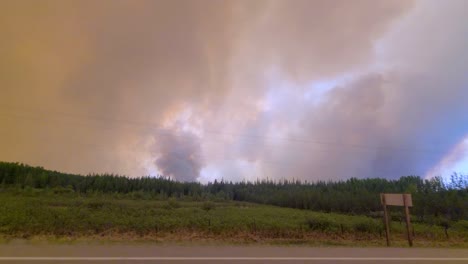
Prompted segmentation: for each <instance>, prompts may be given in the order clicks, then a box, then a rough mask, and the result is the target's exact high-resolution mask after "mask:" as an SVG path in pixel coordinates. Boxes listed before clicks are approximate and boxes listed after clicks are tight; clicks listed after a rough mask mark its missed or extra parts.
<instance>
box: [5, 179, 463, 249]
mask: <svg viewBox="0 0 468 264" xmlns="http://www.w3.org/2000/svg"><path fill="white" fill-rule="evenodd" d="M467 223H468V221H458V222H453V223H452V224H451V226H450V227H449V228H448V236H447V234H446V233H445V228H444V227H443V226H441V225H437V224H433V225H427V224H421V223H415V224H414V234H415V237H416V241H415V243H416V245H420V246H424V245H428V244H429V245H433V244H442V245H455V246H465V245H466V244H467V243H468V224H467ZM391 228H392V235H393V239H394V240H396V241H397V243H400V244H401V245H405V244H404V237H405V225H404V223H401V222H399V221H393V222H392V223H391ZM0 234H1V235H2V236H3V237H4V238H6V239H12V238H26V239H30V238H34V237H55V238H68V239H78V238H83V237H84V238H86V237H88V238H93V239H96V238H97V239H105V240H119V239H125V240H128V239H131V240H157V241H177V240H180V241H202V240H206V239H212V240H217V241H218V240H220V241H226V242H242V243H245V242H267V243H277V242H278V243H282V242H284V243H322V244H323V243H327V241H328V243H329V244H337V245H351V244H355V243H358V244H360V245H382V246H383V245H384V241H385V239H384V237H385V233H384V230H383V225H382V220H381V219H380V218H379V219H375V218H372V217H367V216H357V215H354V216H353V215H343V214H336V213H320V212H313V211H310V210H299V209H291V208H281V207H275V206H268V205H258V204H251V203H245V202H232V201H225V202H212V201H200V202H196V201H190V200H183V199H179V200H176V199H169V200H167V199H166V200H156V199H148V200H143V199H140V198H135V197H132V196H131V195H120V194H87V195H84V194H77V193H73V192H69V193H64V192H58V193H57V192H56V191H55V190H54V189H48V190H47V189H32V188H29V189H24V190H19V189H3V190H2V191H1V192H0ZM324 241H325V242H324ZM398 241H399V242H398Z"/></svg>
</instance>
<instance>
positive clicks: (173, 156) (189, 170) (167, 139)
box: [152, 129, 203, 181]
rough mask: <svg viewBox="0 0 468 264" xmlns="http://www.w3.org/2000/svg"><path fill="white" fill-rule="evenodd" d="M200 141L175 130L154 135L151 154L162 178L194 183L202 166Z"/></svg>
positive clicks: (187, 133) (186, 133)
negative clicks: (166, 177) (167, 177)
mask: <svg viewBox="0 0 468 264" xmlns="http://www.w3.org/2000/svg"><path fill="white" fill-rule="evenodd" d="M199 140H200V139H199V138H198V137H197V136H196V135H194V134H193V133H190V132H186V131H181V130H180V129H176V130H173V131H170V132H169V133H156V136H155V145H153V149H152V154H153V155H154V157H156V159H155V164H156V166H157V167H158V168H159V169H160V170H161V172H162V174H163V175H164V176H169V177H173V178H177V180H180V181H195V180H196V179H197V178H198V176H199V175H200V170H201V168H202V166H203V164H202V157H201V156H200V155H201V146H200V141H199Z"/></svg>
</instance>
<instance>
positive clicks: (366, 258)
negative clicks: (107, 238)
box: [0, 244, 468, 264]
mask: <svg viewBox="0 0 468 264" xmlns="http://www.w3.org/2000/svg"><path fill="white" fill-rule="evenodd" d="M3 263H38V264H39V263H102V264H104V263H106V264H111V263H113V264H121V263H145V264H147V263H223V264H224V263H255V264H256V263H275V264H279V263H324V264H325V263H326V264H330V263H343V264H351V263H354V264H355V263H411V264H415V263H417V264H421V263H438V264H439V263H468V249H435V248H434V249H428V248H424V249H421V248H310V247H305V246H300V247H295V246H284V247H273V246H242V247H241V246H161V245H156V246H151V245H128V246H127V245H24V244H21V245H14V244H7V245H0V264H3Z"/></svg>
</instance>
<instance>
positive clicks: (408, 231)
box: [403, 193, 413, 247]
mask: <svg viewBox="0 0 468 264" xmlns="http://www.w3.org/2000/svg"><path fill="white" fill-rule="evenodd" d="M403 204H404V206H405V215H406V233H407V234H408V244H409V246H410V247H412V246H413V238H412V236H411V231H410V230H411V222H410V213H409V207H408V194H406V193H405V194H403Z"/></svg>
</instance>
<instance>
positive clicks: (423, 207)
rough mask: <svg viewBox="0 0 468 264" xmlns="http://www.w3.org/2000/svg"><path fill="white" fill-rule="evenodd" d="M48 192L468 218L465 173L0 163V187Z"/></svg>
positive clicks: (423, 217) (429, 218) (420, 217)
mask: <svg viewBox="0 0 468 264" xmlns="http://www.w3.org/2000/svg"><path fill="white" fill-rule="evenodd" d="M2 188H3V189H5V188H19V189H50V190H55V191H61V192H74V193H79V194H83V195H86V194H95V193H114V194H125V195H132V197H138V198H146V199H167V198H178V199H192V200H216V199H221V200H233V201H246V202H253V203H261V204H269V205H276V206H282V207H290V208H298V209H306V210H314V211H322V212H339V213H347V214H378V213H379V212H380V211H381V205H380V198H379V194H380V193H384V192H385V193H403V192H404V193H411V194H412V196H413V204H414V207H413V208H412V214H413V215H414V216H416V218H417V219H415V220H419V221H424V222H430V221H434V219H446V220H448V221H457V220H468V175H462V174H456V173H454V174H453V175H452V176H451V178H450V179H449V181H444V180H443V179H442V178H441V177H434V178H431V179H422V178H421V177H418V176H403V177H400V178H399V179H396V180H387V179H381V178H366V179H357V178H351V179H348V180H343V181H318V182H304V181H299V180H286V179H285V180H280V181H274V180H268V179H263V180H257V181H254V182H245V181H243V182H230V181H229V182H228V181H217V180H215V181H214V182H210V183H208V184H201V183H198V182H178V181H175V180H173V179H170V178H166V177H163V176H159V177H139V178H128V177H124V176H119V175H112V174H102V175H97V174H91V175H87V176H83V175H77V174H69V173H62V172H58V171H51V170H46V169H44V168H42V167H32V166H28V165H25V164H21V163H8V162H0V189H2Z"/></svg>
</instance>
